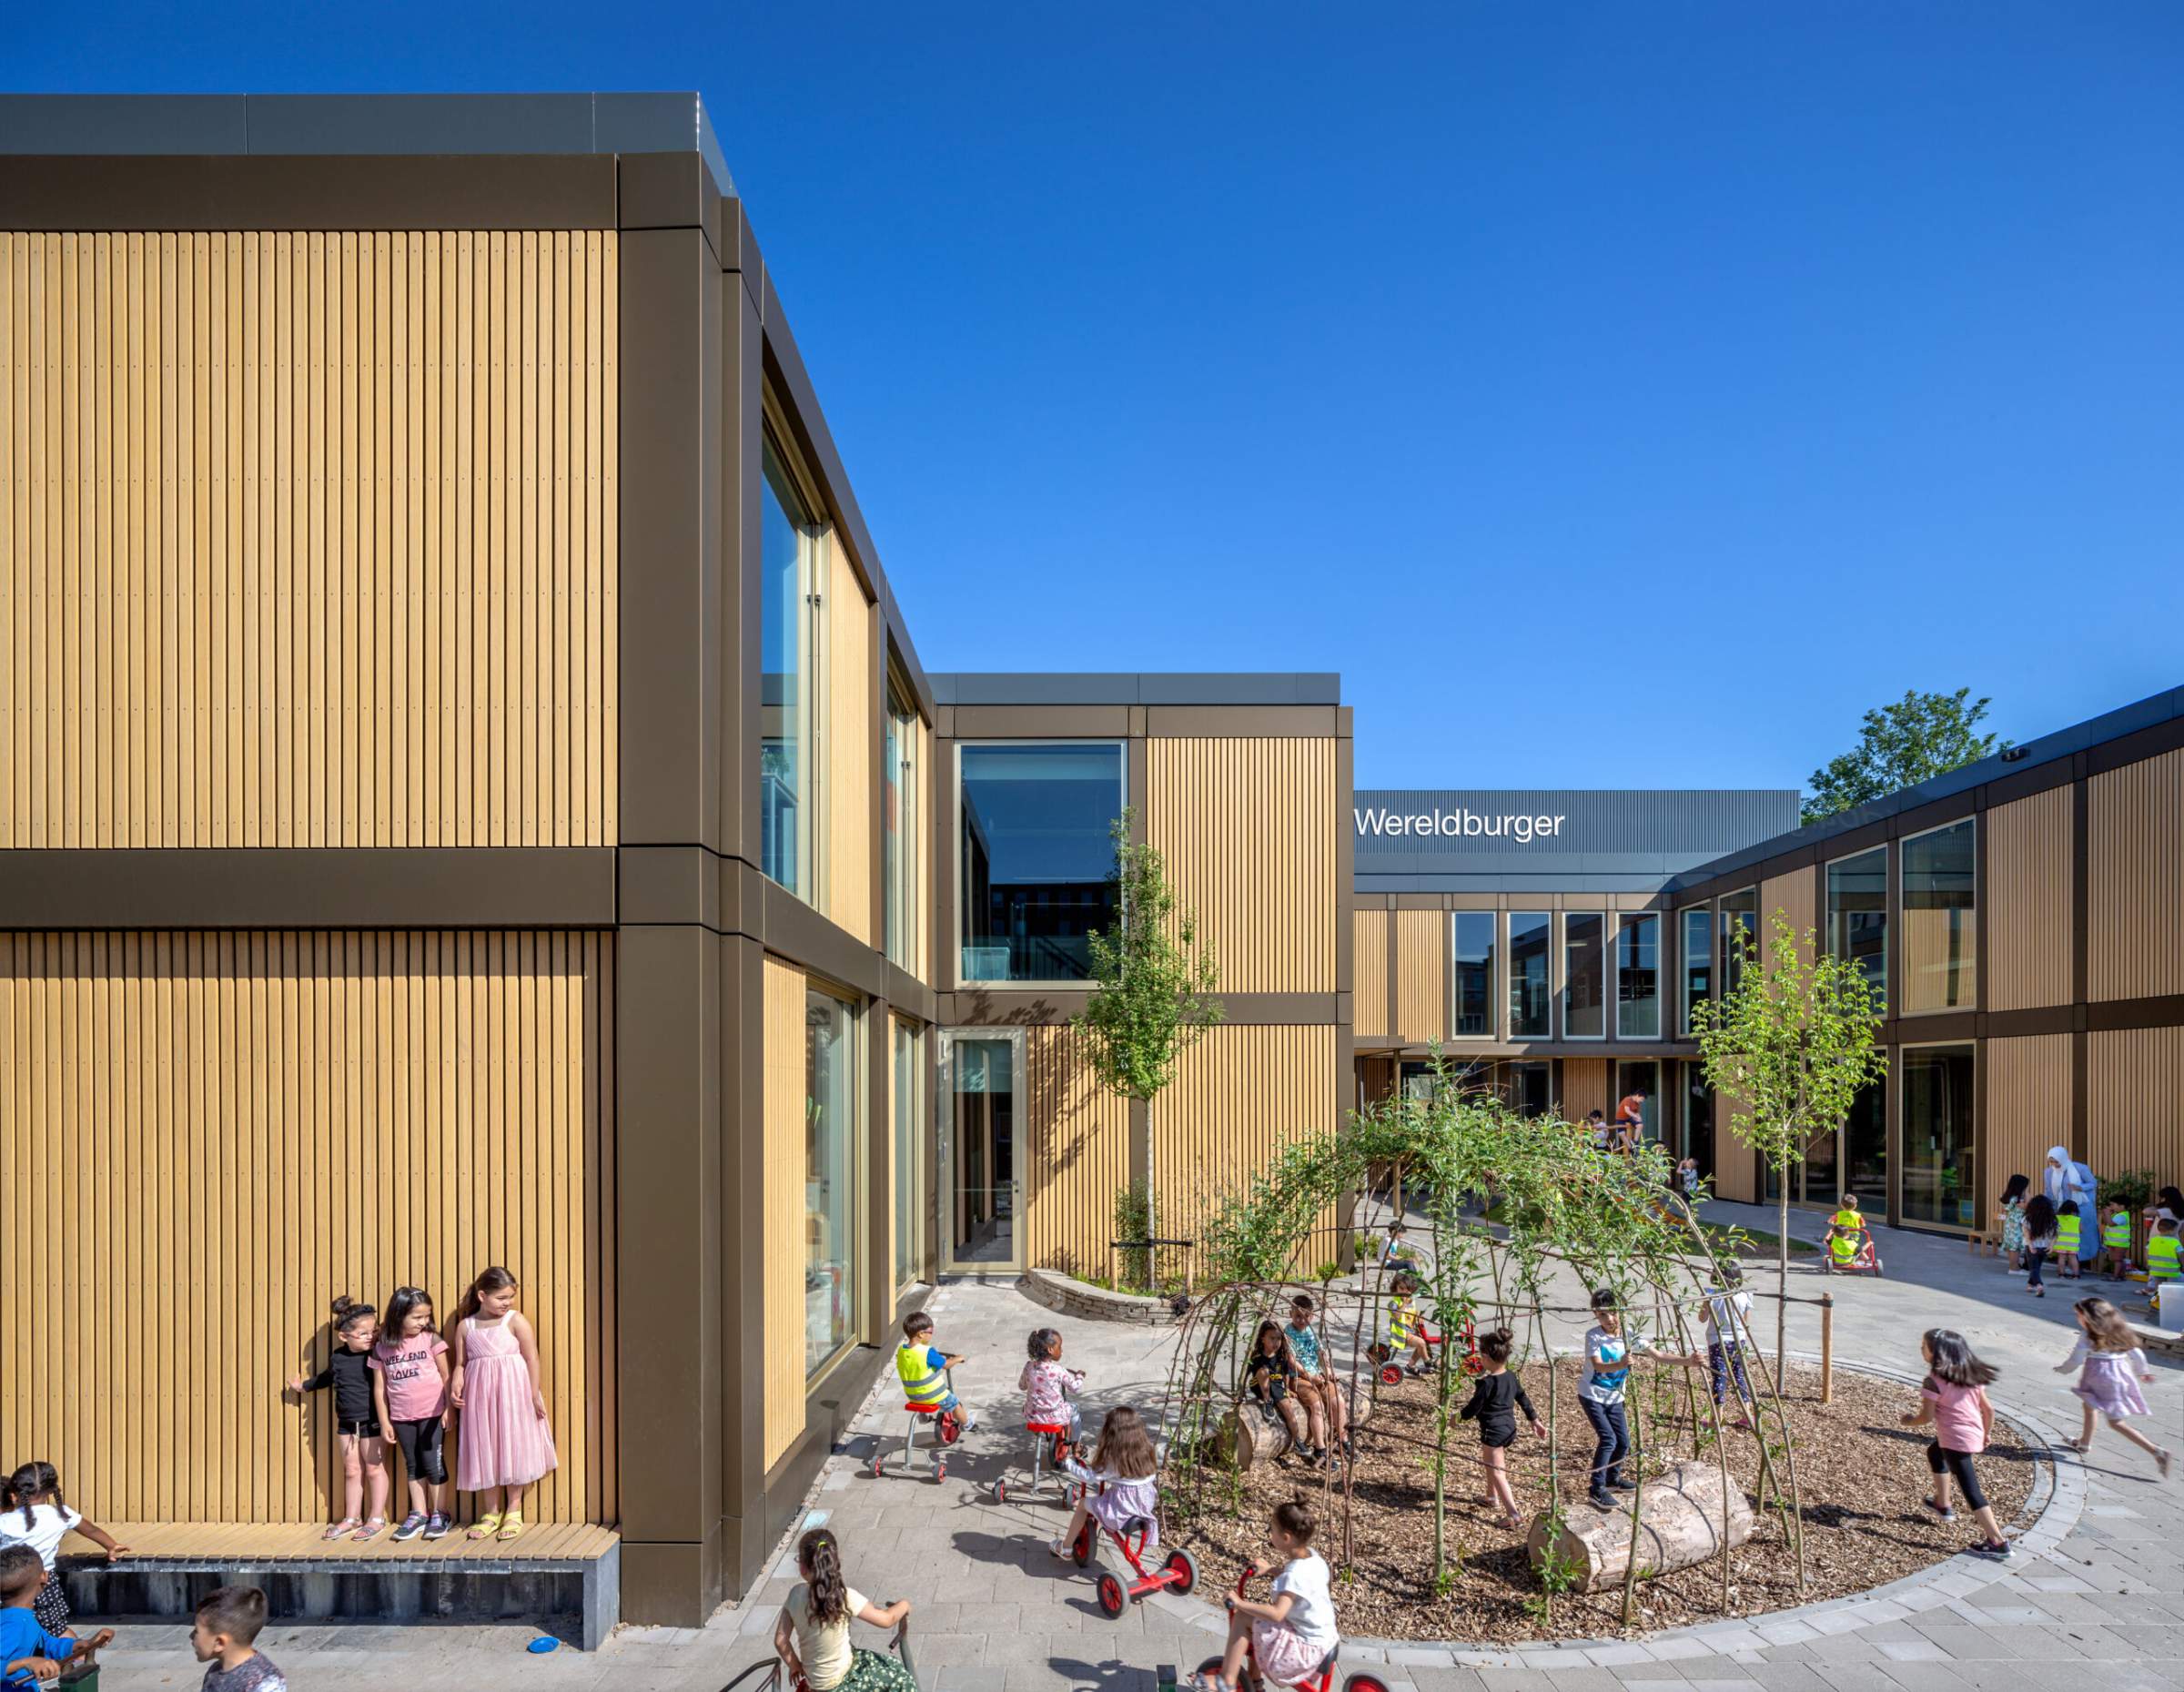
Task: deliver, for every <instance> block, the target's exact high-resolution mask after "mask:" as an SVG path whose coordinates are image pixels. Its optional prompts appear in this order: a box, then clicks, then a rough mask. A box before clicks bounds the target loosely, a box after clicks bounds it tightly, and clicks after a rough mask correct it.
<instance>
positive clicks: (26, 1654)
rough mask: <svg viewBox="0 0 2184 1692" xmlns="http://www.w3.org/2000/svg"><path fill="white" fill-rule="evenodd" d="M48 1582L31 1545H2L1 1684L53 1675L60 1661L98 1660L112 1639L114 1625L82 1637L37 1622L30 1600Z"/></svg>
mask: <svg viewBox="0 0 2184 1692" xmlns="http://www.w3.org/2000/svg"><path fill="white" fill-rule="evenodd" d="M44 1589H45V1564H44V1563H42V1562H40V1561H39V1559H38V1554H37V1553H36V1552H35V1551H34V1550H32V1549H31V1548H30V1547H29V1546H28V1545H10V1546H8V1547H7V1549H6V1550H5V1551H0V1687H28V1686H35V1685H37V1684H38V1683H40V1682H42V1681H46V1680H51V1679H53V1678H54V1677H56V1675H58V1674H59V1673H60V1667H59V1666H60V1665H61V1664H63V1663H69V1662H79V1661H80V1662H86V1663H88V1662H92V1661H95V1660H96V1657H97V1655H98V1653H99V1652H100V1651H102V1650H104V1649H105V1648H106V1646H109V1645H111V1644H113V1643H114V1630H113V1629H112V1628H111V1627H102V1628H100V1629H99V1630H98V1631H97V1632H96V1633H95V1634H93V1635H92V1636H90V1637H89V1638H88V1639H79V1638H77V1637H76V1636H75V1635H74V1634H56V1633H52V1632H49V1631H48V1630H46V1629H45V1628H44V1627H41V1626H38V1618H37V1616H35V1614H33V1613H32V1609H31V1606H32V1605H34V1604H35V1603H36V1601H37V1596H38V1594H39V1593H40V1592H41V1591H43V1590H44Z"/></svg>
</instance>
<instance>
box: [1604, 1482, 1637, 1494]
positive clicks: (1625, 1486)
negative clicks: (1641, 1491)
mask: <svg viewBox="0 0 2184 1692" xmlns="http://www.w3.org/2000/svg"><path fill="white" fill-rule="evenodd" d="M1608 1485H1609V1486H1610V1487H1611V1488H1612V1489H1613V1490H1614V1491H1616V1492H1619V1493H1634V1492H1636V1491H1637V1490H1638V1483H1637V1482H1636V1481H1610V1482H1609V1483H1608Z"/></svg>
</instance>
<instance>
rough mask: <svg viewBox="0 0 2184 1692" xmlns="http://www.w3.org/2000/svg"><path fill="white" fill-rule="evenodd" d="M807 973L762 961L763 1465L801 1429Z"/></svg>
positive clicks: (770, 1463)
mask: <svg viewBox="0 0 2184 1692" xmlns="http://www.w3.org/2000/svg"><path fill="white" fill-rule="evenodd" d="M804 991H805V979H804V971H803V970H801V969H797V968H793V967H791V966H790V965H788V964H784V963H783V962H782V961H781V960H780V959H779V958H777V957H768V958H767V959H766V961H765V988H764V1003H765V1008H764V1017H765V1028H764V1049H765V1079H764V1081H763V1089H764V1090H763V1097H764V1107H763V1108H764V1120H765V1145H764V1147H763V1151H762V1155H761V1164H762V1167H763V1170H764V1175H763V1184H764V1188H765V1192H764V1195H763V1197H764V1211H763V1214H764V1249H763V1259H764V1262H765V1273H764V1292H763V1298H762V1300H761V1304H762V1321H763V1327H764V1332H765V1345H764V1347H763V1363H762V1364H761V1365H760V1366H761V1367H762V1369H763V1371H764V1374H765V1393H766V1408H765V1428H764V1433H763V1438H762V1443H761V1446H760V1450H761V1454H762V1456H763V1460H764V1464H765V1466H766V1467H767V1468H769V1469H770V1468H772V1467H773V1464H774V1463H775V1462H776V1461H778V1460H779V1458H780V1456H781V1454H782V1453H784V1451H786V1450H788V1448H789V1447H790V1446H791V1445H792V1444H794V1443H795V1439H796V1436H797V1435H798V1434H801V1433H803V1432H804V1263H805V1255H806V1253H805V1242H804V1211H805V1205H804V1179H805V1169H806V1164H807V1161H808V1159H809V1151H808V1149H807V1147H806V1145H805V1130H804V1101H805V1099H806V1096H807V1089H808V1086H809V1079H808V1077H807V1075H806V1072H805V1071H806V1061H807V1060H806V1058H805V1050H804V1048H805V1039H806V1036H805V1028H804Z"/></svg>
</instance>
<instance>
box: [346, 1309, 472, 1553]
mask: <svg viewBox="0 0 2184 1692" xmlns="http://www.w3.org/2000/svg"><path fill="white" fill-rule="evenodd" d="M364 1361H365V1364H366V1366H367V1367H368V1368H369V1369H370V1370H371V1372H372V1374H371V1383H372V1393H373V1394H374V1396H375V1397H376V1398H377V1400H378V1403H379V1425H380V1426H381V1427H382V1428H385V1429H386V1430H387V1432H388V1434H389V1435H390V1436H391V1437H392V1438H393V1439H394V1440H395V1441H396V1442H397V1443H398V1444H399V1445H400V1446H401V1448H402V1468H403V1471H404V1472H405V1473H406V1474H408V1476H409V1480H410V1514H409V1515H406V1516H404V1517H403V1518H402V1525H400V1526H399V1527H398V1528H396V1529H395V1530H394V1536H395V1537H396V1538H397V1539H415V1538H416V1537H417V1536H418V1535H420V1534H422V1535H424V1536H425V1537H426V1538H427V1539H441V1538H444V1537H446V1535H447V1532H448V1528H449V1526H450V1523H451V1522H452V1519H453V1518H452V1517H450V1515H449V1514H448V1510H447V1501H448V1460H447V1455H446V1445H445V1438H446V1435H445V1432H444V1429H445V1417H446V1416H447V1413H448V1342H446V1341H445V1340H443V1339H441V1338H440V1335H439V1334H438V1333H437V1332H434V1331H433V1327H432V1298H431V1295H430V1293H428V1292H426V1291H425V1290H424V1289H423V1288H422V1287H397V1288H395V1290H394V1296H393V1297H392V1298H390V1299H389V1300H388V1301H387V1320H386V1322H385V1324H384V1325H383V1326H382V1327H381V1328H380V1329H379V1342H378V1343H377V1344H375V1345H374V1346H373V1347H372V1348H371V1354H370V1355H369V1357H367V1358H366V1359H365V1360H364Z"/></svg>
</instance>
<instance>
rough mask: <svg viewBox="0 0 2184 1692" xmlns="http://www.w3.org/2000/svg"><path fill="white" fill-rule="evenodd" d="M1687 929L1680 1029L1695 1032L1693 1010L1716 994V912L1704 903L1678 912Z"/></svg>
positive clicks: (1679, 1001) (1678, 1011)
mask: <svg viewBox="0 0 2184 1692" xmlns="http://www.w3.org/2000/svg"><path fill="white" fill-rule="evenodd" d="M1677 919H1678V921H1679V923H1680V924H1681V926H1682V928H1683V935H1682V939H1683V944H1684V968H1683V972H1682V974H1681V975H1679V976H1678V977H1677V980H1678V982H1679V983H1680V984H1681V985H1680V988H1679V990H1678V992H1677V995H1676V1031H1677V1032H1678V1033H1680V1034H1684V1035H1686V1036H1688V1035H1689V1034H1690V1033H1691V1010H1692V1007H1693V1006H1694V1005H1696V1004H1698V1003H1699V1002H1700V1001H1701V1000H1703V999H1708V998H1713V997H1714V912H1713V911H1712V910H1711V909H1709V908H1708V907H1705V906H1704V905H1694V906H1693V907H1691V908H1690V909H1689V910H1687V911H1682V912H1679V913H1678V917H1677Z"/></svg>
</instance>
